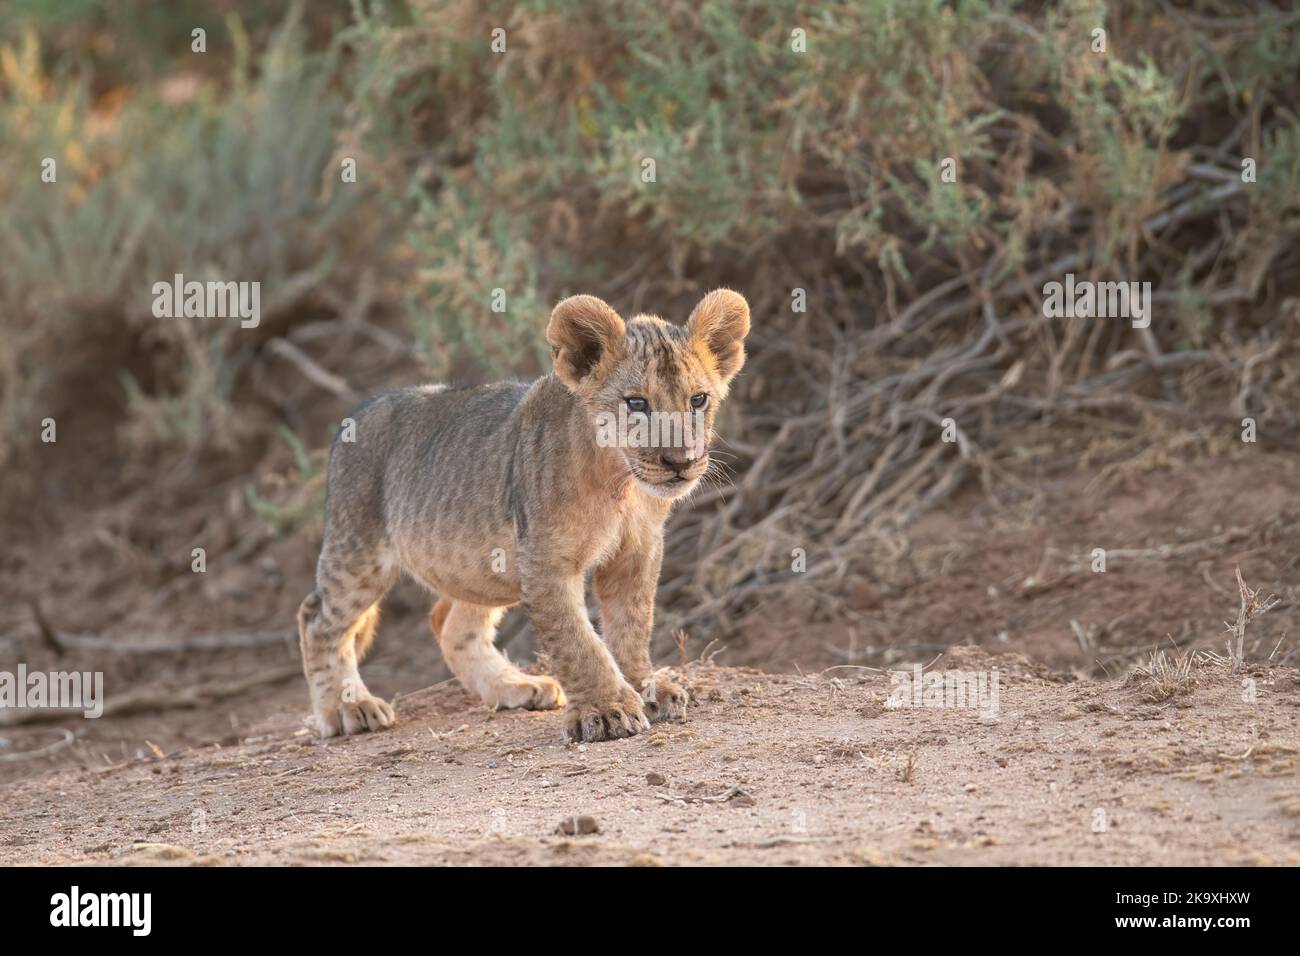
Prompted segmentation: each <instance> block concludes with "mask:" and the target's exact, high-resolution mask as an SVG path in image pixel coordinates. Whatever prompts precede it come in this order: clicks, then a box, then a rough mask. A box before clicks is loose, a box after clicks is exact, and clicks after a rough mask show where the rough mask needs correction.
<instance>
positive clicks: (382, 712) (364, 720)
mask: <svg viewBox="0 0 1300 956" xmlns="http://www.w3.org/2000/svg"><path fill="white" fill-rule="evenodd" d="M395 719H396V718H395V717H394V715H393V708H392V707H391V706H390V705H389V703H388V701H386V700H380V699H379V698H378V697H375V696H373V695H372V694H370V693H369V692H368V691H367V692H364V693H360V694H356V695H355V696H349V695H346V694H345V695H344V699H342V700H340V701H338V702H337V703H336V704H335V705H334V706H333V707H326V708H322V709H320V710H317V711H316V712H315V713H314V714H313V715H312V717H311V719H310V722H311V723H312V724H314V725H315V729H316V733H318V734H320V736H322V737H337V736H339V735H340V734H343V735H351V734H360V733H364V732H365V731H367V730H383V729H384V728H385V727H391V726H393V723H394V721H395Z"/></svg>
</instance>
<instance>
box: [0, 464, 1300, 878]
mask: <svg viewBox="0 0 1300 956" xmlns="http://www.w3.org/2000/svg"><path fill="white" fill-rule="evenodd" d="M1023 487H1024V488H1025V489H1027V490H1025V491H1024V493H1022V494H1007V493H1004V494H1002V495H1000V496H999V497H992V496H988V495H985V494H983V493H982V492H980V491H979V490H978V489H972V490H970V491H968V492H967V493H966V494H964V495H963V496H962V497H960V498H958V499H955V500H953V501H952V502H950V503H949V504H948V505H947V506H946V507H945V508H944V509H943V510H942V511H938V512H935V513H933V514H931V515H929V516H927V517H926V518H924V519H923V520H922V521H921V522H920V523H919V524H917V525H916V526H914V527H912V528H910V529H907V531H906V533H905V535H900V542H901V544H900V547H899V549H898V551H897V553H896V554H895V556H894V558H893V560H892V563H890V562H884V561H882V563H881V565H880V566H879V568H877V569H875V570H874V571H873V578H872V579H871V580H870V582H869V583H868V584H867V585H864V586H863V588H862V589H861V593H860V595H859V597H858V598H857V599H855V601H854V602H853V604H852V606H851V607H850V608H848V609H847V612H848V613H846V614H825V613H821V614H808V615H806V616H804V617H803V618H802V619H795V618H794V617H793V616H791V617H789V618H788V619H783V618H782V617H781V615H780V614H779V613H776V610H779V609H775V610H774V609H768V613H765V615H764V618H765V620H763V621H761V622H759V621H750V622H747V623H746V624H745V626H744V628H738V629H737V631H738V633H735V634H731V635H728V636H727V639H726V640H725V641H724V643H725V644H726V645H727V649H726V650H725V651H723V652H722V653H719V654H717V656H716V657H715V658H713V659H711V660H709V661H706V662H701V661H699V660H696V661H694V662H693V663H691V664H689V665H687V666H685V667H684V668H683V674H684V676H685V679H686V682H687V684H688V686H689V688H690V690H691V692H692V695H693V703H692V706H691V709H690V712H689V714H688V716H687V719H686V721H685V722H682V723H671V724H664V725H658V726H657V727H656V728H655V730H654V732H653V733H651V734H649V735H645V736H640V737H637V738H633V739H631V740H626V741H617V742H610V743H601V744H591V745H586V746H582V747H578V746H573V745H566V744H564V743H563V742H561V741H560V739H559V737H560V726H561V722H560V718H559V715H558V714H555V713H538V714H533V713H513V712H499V713H493V712H489V711H487V710H486V709H485V708H484V707H482V706H481V705H479V704H478V703H477V702H476V701H475V699H473V698H472V697H470V696H469V695H468V694H467V693H465V692H464V691H463V690H461V689H460V688H459V686H458V685H456V684H455V682H454V681H451V680H449V679H448V678H449V675H448V674H447V672H446V670H445V667H444V666H443V665H442V662H441V660H440V659H439V656H438V651H437V649H436V645H435V643H434V641H433V640H432V639H431V638H430V636H429V635H428V632H427V630H426V628H427V624H426V622H425V613H426V611H427V607H428V598H427V597H426V596H425V595H424V594H423V593H422V592H420V591H419V590H418V589H416V588H414V587H413V586H410V587H402V588H399V590H398V592H397V593H396V594H395V595H394V596H393V597H392V598H390V600H389V602H388V603H387V605H386V608H385V615H386V616H385V622H384V624H383V626H382V628H381V633H380V638H379V642H378V646H377V650H376V652H375V653H374V654H373V655H372V658H371V659H370V660H369V661H367V663H366V665H365V668H364V673H365V675H366V679H367V681H368V683H369V684H370V686H371V688H372V689H373V690H375V691H376V692H377V693H382V694H384V695H385V696H387V697H390V698H393V697H395V698H396V707H397V713H398V717H399V721H400V722H399V724H398V726H397V727H395V728H394V729H392V730H390V731H387V732H384V733H380V734H376V735H366V736H361V737H356V738H349V739H344V740H333V741H328V742H319V741H316V740H314V739H312V738H311V737H310V736H309V735H308V734H307V733H306V732H305V730H304V729H303V727H302V723H301V720H302V717H303V716H304V714H305V710H306V694H305V689H304V687H303V685H302V679H301V676H300V674H299V673H298V672H297V670H296V666H297V664H296V655H297V650H296V647H295V640H294V635H293V634H292V620H293V612H294V609H295V608H296V605H297V602H298V601H299V600H300V598H301V596H302V594H304V593H305V592H306V590H307V587H308V585H309V581H310V575H311V562H312V560H313V559H314V553H313V551H312V545H311V542H310V540H309V538H308V537H307V536H304V535H301V534H300V535H292V536H286V537H274V536H265V535H262V536H258V535H254V534H252V533H251V532H249V531H248V529H249V527H250V525H249V523H248V519H247V515H246V514H244V513H242V512H241V506H240V505H239V503H238V499H239V495H238V493H237V489H232V488H225V489H222V488H218V489H215V490H212V489H210V490H209V492H208V493H207V495H206V496H196V497H195V499H194V500H192V501H188V502H185V501H178V502H174V503H171V504H172V505H174V506H172V507H168V508H159V507H157V506H156V505H155V506H152V507H151V506H150V505H149V504H148V503H147V502H146V501H144V500H143V499H141V500H133V499H126V500H119V501H115V502H113V503H110V504H104V505H101V506H98V507H94V508H91V507H89V506H87V507H86V508H85V509H84V510H83V511H82V512H81V513H80V514H79V515H78V519H77V520H75V521H69V522H68V523H67V524H66V525H65V526H63V527H61V528H58V529H54V530H52V531H50V532H49V533H45V534H42V535H36V536H31V537H27V538H21V537H14V538H11V542H13V543H14V545H15V546H14V547H12V548H11V549H10V550H9V551H8V552H7V553H6V555H5V556H4V560H3V562H0V586H2V587H3V588H4V591H5V593H6V600H5V601H4V602H3V610H0V669H4V668H8V667H11V666H12V665H13V663H16V662H17V661H24V662H26V663H27V665H28V667H29V668H31V669H37V668H40V669H52V668H63V669H66V668H77V669H98V670H103V671H104V672H105V680H106V684H107V691H108V698H109V700H110V702H113V701H117V702H118V703H119V705H122V709H121V710H119V711H118V713H117V714H115V715H110V716H106V717H104V718H102V719H100V720H95V721H80V720H79V721H75V722H73V721H64V722H62V723H49V722H46V723H35V724H23V725H18V726H0V807H2V808H3V809H2V811H0V864H39V863H106V864H121V863H181V864H194V863H204V864H210V863H212V864H243V863H323V864H328V863H390V864H402V863H456V864H476V865H488V864H511V863H546V864H590V863H606V864H620V865H621V864H644V865H658V864H727V863H752V864H765V863H775V864H818V863H831V864H933V863H944V864H1065V863H1083V864H1102V865H1109V864H1140V865H1142V864H1144V865H1174V864H1196V865H1199V864H1210V865H1217V864H1235V863H1280V864H1291V865H1296V864H1300V790H1298V788H1297V770H1300V683H1298V680H1300V673H1298V672H1297V671H1296V669H1295V668H1294V667H1293V666H1291V665H1293V664H1294V663H1295V662H1296V660H1297V658H1298V657H1300V650H1298V649H1297V643H1296V640H1295V635H1296V634H1297V633H1300V626H1297V625H1300V620H1298V619H1297V609H1296V595H1297V591H1296V585H1295V571H1296V565H1297V563H1300V521H1298V520H1297V518H1298V514H1297V503H1296V494H1295V489H1296V488H1297V487H1300V456H1296V455H1294V454H1292V453H1289V452H1257V451H1255V450H1253V449H1251V450H1249V451H1247V452H1245V453H1241V452H1237V453H1228V454H1216V455H1214V456H1213V457H1206V456H1205V455H1202V454H1200V453H1195V454H1187V455H1184V456H1182V457H1181V458H1180V457H1173V458H1169V459H1168V460H1166V459H1165V458H1163V457H1162V458H1159V459H1152V460H1150V461H1148V462H1146V464H1140V465H1139V466H1137V467H1130V468H1129V469H1127V470H1125V471H1123V472H1116V471H1114V470H1113V469H1112V470H1108V469H1106V468H1105V467H1096V468H1090V469H1084V470H1078V471H1073V470H1066V471H1063V472H1052V471H1051V470H1050V469H1045V468H1044V469H1039V470H1034V469H1029V470H1028V471H1027V474H1026V481H1025V483H1024V485H1023ZM214 501H220V502H228V503H229V506H228V507H225V506H224V505H218V506H214ZM196 540H202V541H205V542H206V543H207V544H208V561H209V570H208V571H207V573H206V574H203V575H194V574H192V573H190V571H189V551H190V548H191V547H192V546H193V545H194V542H195V541H196ZM1096 547H1102V548H1106V549H1107V550H1108V555H1109V557H1108V561H1107V570H1106V572H1105V573H1097V572H1094V571H1093V570H1092V568H1091V566H1090V555H1091V552H1092V549H1093V548H1096ZM1238 565H1239V566H1240V567H1241V568H1242V572H1243V575H1244V576H1245V578H1246V581H1247V583H1248V584H1249V585H1250V586H1252V587H1261V588H1263V589H1264V590H1265V591H1272V592H1276V593H1277V594H1278V595H1279V597H1280V598H1281V601H1280V603H1279V604H1278V606H1277V607H1276V608H1274V609H1273V610H1272V611H1270V612H1269V613H1268V614H1266V615H1264V616H1263V617H1261V618H1259V619H1258V620H1257V621H1254V622H1252V624H1251V625H1250V627H1249V629H1248V632H1247V651H1248V653H1247V662H1248V663H1247V668H1246V670H1245V672H1243V673H1239V674H1233V673H1231V672H1230V671H1229V669H1228V668H1227V667H1225V666H1223V665H1221V664H1216V663H1213V662H1209V661H1204V660H1202V661H1201V663H1199V664H1198V665H1197V666H1195V667H1193V668H1192V670H1191V674H1190V680H1189V682H1188V684H1187V686H1186V687H1184V688H1182V689H1181V692H1179V693H1175V694H1174V695H1173V696H1171V697H1169V698H1168V699H1164V700H1155V699H1153V697H1152V694H1151V693H1150V691H1151V688H1150V687H1148V686H1146V685H1145V684H1144V683H1143V682H1141V681H1134V680H1126V679H1125V678H1126V675H1128V674H1129V672H1130V671H1131V669H1132V668H1133V666H1134V665H1135V664H1138V663H1140V662H1141V661H1143V660H1144V659H1145V658H1146V657H1147V655H1148V654H1149V653H1150V651H1151V650H1153V649H1155V648H1158V647H1163V648H1164V649H1166V650H1168V651H1169V652H1170V653H1171V654H1175V655H1177V654H1182V653H1187V652H1189V651H1191V650H1192V649H1195V648H1205V649H1211V650H1216V651H1219V652H1220V653H1221V652H1223V645H1224V640H1225V634H1224V630H1223V623H1222V622H1224V621H1227V620H1233V619H1235V615H1236V609H1237V605H1238V596H1237V593H1236V587H1235V583H1234V578H1233V568H1234V567H1235V566H1238ZM785 610H786V612H787V614H788V615H793V611H794V609H793V608H786V609H785ZM1072 622H1073V623H1072ZM232 631H239V632H242V633H244V634H246V635H251V636H252V637H253V638H254V639H255V641H256V642H257V646H253V647H230V646H222V647H218V648H213V649H211V650H204V651H193V650H190V651H187V652H185V653H173V652H169V651H166V650H163V649H161V648H160V647H158V646H155V647H153V648H152V649H151V648H150V647H149V645H151V644H153V645H157V644H158V642H161V641H182V642H184V641H188V640H192V639H193V638H194V637H195V636H196V635H197V636H213V635H225V636H226V637H228V636H229V634H230V633H231V632H232ZM78 635H81V637H80V638H78V637H77V636H78ZM710 640H712V635H700V634H693V635H691V640H690V643H689V645H688V651H689V653H688V656H689V657H696V656H698V654H699V652H700V650H701V649H702V648H703V647H704V646H705V645H706V644H707V643H708V642H709V641H710ZM108 645H113V646H112V647H109V646H108ZM140 645H143V647H142V646H140ZM715 650H716V647H715ZM940 654H942V655H943V656H942V657H939V655H940ZM936 658H937V660H936ZM664 662H665V663H670V664H673V665H675V666H680V664H681V662H680V661H678V660H671V661H669V660H665V661H664ZM724 662H730V663H732V664H743V665H757V666H761V668H762V669H761V670H760V669H755V667H754V666H723V665H724ZM913 662H916V663H923V664H929V665H930V666H932V667H934V668H937V669H962V670H980V671H986V672H987V671H990V670H991V669H992V668H993V667H994V666H996V667H997V669H998V673H999V677H1000V681H1001V691H1000V711H999V713H998V715H997V718H996V719H982V718H981V716H980V715H979V713H978V712H976V711H974V710H970V709H954V708H945V709H931V708H898V709H892V708H889V707H886V706H885V701H886V698H887V697H888V695H889V692H890V686H891V685H890V678H889V677H888V675H887V674H886V673H884V672H883V671H882V670H880V668H884V667H906V666H909V665H910V664H911V663H913ZM771 671H781V673H773V672H771ZM196 688H197V689H198V690H197V692H196ZM145 690H147V691H148V697H147V698H146V697H145V696H143V692H144V691H145ZM133 695H134V696H133ZM128 705H129V706H128ZM63 729H67V730H69V731H71V732H72V733H73V735H74V740H73V742H72V743H71V744H70V745H68V746H63V747H59V748H56V749H54V750H53V751H52V752H51V753H49V754H48V755H40V756H38V755H35V752H36V751H37V750H38V749H39V748H41V747H44V746H47V745H50V744H52V743H55V742H57V741H59V740H60V738H61V732H62V730H63ZM585 817H590V818H591V821H587V820H577V822H576V823H575V822H574V821H575V819H576V818H585ZM565 821H570V822H569V824H568V827H569V829H574V830H577V831H578V832H577V833H575V834H565V833H560V832H557V828H560V827H562V825H564V824H565ZM592 821H594V825H595V827H596V828H597V832H594V833H583V832H582V831H583V830H584V829H589V828H590V826H591V825H592Z"/></svg>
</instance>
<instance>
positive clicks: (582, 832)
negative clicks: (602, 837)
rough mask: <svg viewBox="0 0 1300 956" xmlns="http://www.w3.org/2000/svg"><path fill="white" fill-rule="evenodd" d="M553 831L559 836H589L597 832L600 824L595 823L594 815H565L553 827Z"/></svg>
mask: <svg viewBox="0 0 1300 956" xmlns="http://www.w3.org/2000/svg"><path fill="white" fill-rule="evenodd" d="M555 832H556V833H558V834H560V835H561V836H589V835H590V834H592V833H599V832H600V825H599V824H598V823H596V818H595V817H589V816H580V817H565V818H564V819H563V820H561V821H560V825H559V826H558V827H556V828H555Z"/></svg>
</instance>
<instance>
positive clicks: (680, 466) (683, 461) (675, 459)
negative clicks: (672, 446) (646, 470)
mask: <svg viewBox="0 0 1300 956" xmlns="http://www.w3.org/2000/svg"><path fill="white" fill-rule="evenodd" d="M659 461H660V463H661V464H662V465H663V466H664V467H665V468H669V469H672V472H673V474H676V475H680V474H681V473H682V472H683V471H685V470H686V468H687V466H688V465H690V463H691V460H690V459H689V458H687V457H686V452H684V451H675V452H671V453H670V452H660V454H659Z"/></svg>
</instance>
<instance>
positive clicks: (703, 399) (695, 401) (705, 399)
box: [691, 392, 709, 408]
mask: <svg viewBox="0 0 1300 956" xmlns="http://www.w3.org/2000/svg"><path fill="white" fill-rule="evenodd" d="M707 404H709V396H708V395H706V394H704V393H703V392H700V393H699V394H698V395H692V396H691V408H703V407H704V406H705V405H707Z"/></svg>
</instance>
